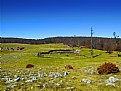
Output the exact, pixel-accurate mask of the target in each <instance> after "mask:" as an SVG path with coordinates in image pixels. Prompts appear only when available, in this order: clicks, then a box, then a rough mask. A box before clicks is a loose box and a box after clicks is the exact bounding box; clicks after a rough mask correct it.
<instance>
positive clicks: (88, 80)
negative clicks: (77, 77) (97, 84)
mask: <svg viewBox="0 0 121 91" xmlns="http://www.w3.org/2000/svg"><path fill="white" fill-rule="evenodd" d="M80 82H84V83H87V84H90V83H92V80H90V79H82V80H81V81H80Z"/></svg>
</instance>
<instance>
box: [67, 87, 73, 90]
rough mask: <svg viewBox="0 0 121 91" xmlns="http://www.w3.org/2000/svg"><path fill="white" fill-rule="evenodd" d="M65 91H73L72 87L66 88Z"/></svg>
mask: <svg viewBox="0 0 121 91" xmlns="http://www.w3.org/2000/svg"><path fill="white" fill-rule="evenodd" d="M66 90H74V87H67V88H66Z"/></svg>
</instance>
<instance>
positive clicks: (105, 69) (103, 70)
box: [97, 62, 119, 74]
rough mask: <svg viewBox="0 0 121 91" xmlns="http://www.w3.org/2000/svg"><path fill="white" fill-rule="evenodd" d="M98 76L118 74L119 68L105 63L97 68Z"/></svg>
mask: <svg viewBox="0 0 121 91" xmlns="http://www.w3.org/2000/svg"><path fill="white" fill-rule="evenodd" d="M97 70H98V73H99V74H110V73H117V72H119V68H118V67H117V66H116V65H115V64H113V63H110V62H109V63H105V64H103V65H101V66H99V67H98V68H97Z"/></svg>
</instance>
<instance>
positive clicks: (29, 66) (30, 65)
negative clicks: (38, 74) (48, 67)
mask: <svg viewBox="0 0 121 91" xmlns="http://www.w3.org/2000/svg"><path fill="white" fill-rule="evenodd" d="M32 67H34V65H33V64H27V65H26V68H32Z"/></svg>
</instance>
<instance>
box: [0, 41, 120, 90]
mask: <svg viewBox="0 0 121 91" xmlns="http://www.w3.org/2000/svg"><path fill="white" fill-rule="evenodd" d="M0 47H2V48H3V49H2V50H0V91H121V72H119V71H121V57H117V56H115V55H116V54H117V52H115V51H113V52H112V53H111V54H108V53H106V51H101V50H93V55H94V56H95V57H93V58H90V49H88V48H85V47H70V46H67V45H63V44H38V45H35V44H16V43H3V44H1V45H0ZM7 48H9V49H11V48H12V50H8V49H7ZM17 48H23V49H22V50H17ZM13 49H14V50H13ZM50 50H73V53H65V52H64V53H62V52H60V51H59V52H53V53H49V54H42V55H43V56H39V57H38V53H43V52H49V51H50ZM119 54H121V53H119ZM96 55H98V56H96ZM105 62H106V63H105ZM104 63H105V64H104ZM100 65H101V66H100ZM102 65H104V66H102ZM110 66H111V67H110ZM102 67H105V68H106V67H107V68H108V71H106V72H108V73H111V74H108V73H106V74H105V73H104V74H103V71H101V72H99V70H97V69H101V68H102ZM116 68H117V70H115V69H116ZM110 70H111V72H109V71H110ZM114 71H117V72H118V73H116V72H114ZM100 73H101V74H100Z"/></svg>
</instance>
